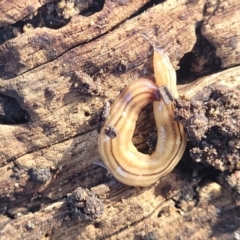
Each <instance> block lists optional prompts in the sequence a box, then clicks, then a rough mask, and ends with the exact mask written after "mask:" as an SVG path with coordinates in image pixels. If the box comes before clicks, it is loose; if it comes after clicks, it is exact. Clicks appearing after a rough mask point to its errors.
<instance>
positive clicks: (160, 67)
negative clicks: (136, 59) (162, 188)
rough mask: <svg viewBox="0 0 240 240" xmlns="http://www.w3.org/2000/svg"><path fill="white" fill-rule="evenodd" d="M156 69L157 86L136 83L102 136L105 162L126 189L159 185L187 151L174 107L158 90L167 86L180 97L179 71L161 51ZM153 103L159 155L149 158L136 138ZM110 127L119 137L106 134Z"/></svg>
mask: <svg viewBox="0 0 240 240" xmlns="http://www.w3.org/2000/svg"><path fill="white" fill-rule="evenodd" d="M153 66H154V73H155V79H156V84H155V83H154V82H152V81H151V80H148V79H144V78H142V79H138V80H135V81H132V82H131V83H130V84H129V85H128V86H127V87H126V88H125V89H124V91H123V92H122V93H121V94H120V95H119V96H118V97H117V98H116V99H115V101H114V103H113V105H112V106H111V110H110V115H109V118H108V119H107V120H106V122H105V124H104V125H103V127H102V129H101V132H100V135H99V140H98V145H99V152H100V155H101V157H102V160H103V162H104V163H105V165H106V166H107V168H108V169H109V170H110V172H111V173H112V175H113V176H114V177H115V178H116V179H118V180H119V181H120V182H122V183H124V184H126V185H131V186H147V185H150V184H152V183H154V182H156V181H157V180H158V179H159V178H161V177H163V176H164V175H166V174H167V173H169V172H170V171H172V169H173V168H174V167H175V166H176V164H177V163H178V162H179V160H180V159H181V157H182V155H183V152H184V150H185V147H186V140H185V135H184V131H183V127H182V125H181V124H180V123H179V122H176V121H174V120H173V118H174V105H173V103H170V104H168V105H166V104H165V103H164V102H163V100H162V99H161V98H160V93H159V91H158V87H160V86H162V85H166V86H167V87H168V89H169V90H170V92H171V93H172V95H173V97H174V98H177V97H178V92H177V86H176V73H175V70H174V69H173V67H172V65H171V63H170V61H169V59H168V57H167V56H166V55H165V54H164V53H163V52H162V51H160V50H157V49H155V50H154V57H153ZM150 102H153V110H154V118H155V124H156V127H157V135H158V140H157V145H156V149H155V151H154V152H153V153H152V154H151V155H148V154H143V153H141V152H139V151H138V150H137V149H136V147H135V146H134V145H133V143H132V136H133V133H134V129H135V126H136V121H137V118H138V115H139V113H140V111H141V109H142V108H143V107H144V106H146V105H147V104H149V103H150ZM109 127H110V128H111V129H113V130H114V131H115V132H116V134H117V136H116V137H114V138H111V137H109V136H108V134H106V131H105V130H106V128H109Z"/></svg>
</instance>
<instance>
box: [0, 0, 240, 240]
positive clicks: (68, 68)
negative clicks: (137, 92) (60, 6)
mask: <svg viewBox="0 0 240 240" xmlns="http://www.w3.org/2000/svg"><path fill="white" fill-rule="evenodd" d="M48 2H51V1H33V0H31V1H25V2H24V3H22V1H17V0H15V1H0V26H7V25H9V24H15V23H16V22H17V21H19V20H23V19H24V18H26V16H27V15H29V14H33V13H34V12H35V11H36V10H37V9H38V8H39V7H41V6H42V5H44V4H46V3H48ZM239 13H240V5H239V3H238V1H237V0H232V1H230V0H229V1H220V0H219V1H207V0H199V1H188V0H187V1H186V0H179V1H171V0H167V1H161V2H160V3H157V4H153V3H152V2H149V1H147V0H136V1H110V0H106V1H105V3H104V6H103V9H102V10H101V11H99V12H96V13H94V14H93V15H91V16H88V17H87V16H81V15H79V16H74V17H72V18H71V19H70V21H69V23H68V24H66V25H65V26H63V27H61V28H59V29H50V28H47V27H42V28H40V27H39V28H34V29H32V30H29V31H27V32H25V33H22V34H19V35H17V36H16V37H15V38H12V39H9V40H7V41H5V42H4V43H2V44H1V45H0V96H1V97H7V98H8V99H12V98H13V99H15V100H16V101H17V103H18V104H19V106H20V108H21V109H24V110H25V111H26V112H27V113H28V115H26V118H29V121H28V122H27V123H24V124H0V183H1V184H0V206H1V207H0V210H1V212H2V213H3V214H2V215H1V216H0V236H1V239H127V238H129V239H234V237H235V236H236V235H237V234H238V236H239V235H240V224H239V222H240V221H239V218H240V209H239V207H237V206H236V205H234V204H233V203H232V201H231V194H230V190H229V189H226V188H224V187H223V186H221V185H219V184H218V183H213V182H212V179H211V178H210V179H208V181H207V182H204V183H202V184H201V185H199V186H196V184H194V183H193V182H192V173H191V172H189V169H187V168H186V165H188V163H186V159H187V158H186V159H185V161H184V159H183V163H181V164H180V166H178V167H177V168H176V169H175V170H174V171H173V172H172V173H171V174H169V175H168V176H166V177H164V178H163V179H161V180H160V181H159V182H157V183H156V184H154V185H153V186H150V187H147V188H138V189H136V188H131V187H126V186H123V185H121V184H118V183H116V182H114V181H113V180H112V179H111V178H109V177H108V176H106V172H107V171H106V170H105V169H104V168H102V167H100V166H98V165H95V164H94V163H95V162H96V161H98V160H99V159H100V156H99V153H98V148H97V137H98V133H97V128H98V115H99V113H100V110H101V109H102V107H103V105H104V101H105V100H113V99H114V98H115V97H116V95H117V94H118V93H119V92H120V91H121V90H122V89H123V88H124V87H125V86H126V85H127V84H128V82H130V81H131V80H133V79H135V78H138V77H140V76H148V75H151V74H152V46H151V44H150V43H149V42H148V41H147V40H146V38H144V37H143V35H144V36H145V37H147V38H148V39H149V40H150V42H152V43H155V44H156V45H157V46H160V47H162V48H163V49H164V50H165V51H166V52H167V53H168V54H169V56H170V59H171V61H172V63H173V65H174V67H175V68H176V69H178V68H179V66H178V64H179V61H180V60H181V59H182V58H183V57H184V55H185V54H186V53H189V52H191V51H192V49H193V47H194V44H195V43H196V41H197V34H196V29H197V28H199V26H200V33H201V34H202V36H203V37H204V38H205V39H207V41H209V42H210V44H211V45H212V46H213V47H214V48H216V55H217V57H218V58H219V59H220V60H221V63H222V69H221V70H222V72H220V73H216V74H212V75H210V76H204V77H203V78H202V79H201V80H198V82H195V83H190V85H187V86H186V85H184V86H180V87H179V89H180V95H181V96H185V98H187V99H189V98H191V97H192V96H194V95H195V94H196V93H197V92H199V91H200V90H201V88H202V87H201V86H207V84H208V83H209V82H217V81H222V83H223V84H224V82H225V84H226V85H228V86H233V87H236V86H239V81H240V79H239V76H240V67H239V66H238V65H239V64H240V44H239V42H240V27H239V16H240V14H239ZM200 33H199V34H200ZM199 61H201V59H200V60H199ZM227 68H229V69H227ZM225 69H227V70H225ZM229 79H230V80H229ZM9 97H10V98H9ZM142 121H143V123H145V124H146V123H147V122H148V120H147V116H144V115H143V116H142ZM144 121H145V122H144ZM150 125H151V124H150ZM149 127H150V126H149V124H148V125H147V124H146V129H148V128H149ZM140 131H141V125H140V126H139V130H137V132H140ZM134 140H135V142H137V143H138V144H139V145H141V143H142V142H143V141H144V140H143V139H141V138H139V135H138V134H137V135H136V137H135V139H134ZM32 168H34V169H35V168H36V169H47V170H49V169H50V170H49V173H50V176H49V178H48V179H47V180H46V182H45V183H42V184H40V183H36V182H34V181H32V180H31V179H30V175H29V170H30V169H32ZM101 184H105V185H107V190H106V193H105V194H104V196H102V199H103V204H104V208H105V210H104V213H103V215H101V216H100V217H99V218H97V219H96V220H93V221H87V222H84V221H82V220H69V219H68V218H64V217H63V216H65V213H66V211H67V210H66V209H67V208H66V202H65V198H66V196H67V194H68V193H71V192H72V191H73V190H74V189H76V188H77V187H83V188H89V189H90V188H93V189H94V187H96V186H98V185H99V186H102V185H101ZM94 191H95V192H96V193H97V194H98V195H101V191H100V190H99V189H97V190H96V189H95V190H94ZM193 192H194V193H193ZM196 194H197V195H198V197H199V201H198V204H195V203H196V201H195V200H194V196H195V195H196ZM183 195H185V196H186V195H187V196H189V199H188V201H187V200H186V201H185V200H184V201H183V202H182V201H180V200H181V199H182V196H183ZM195 198H196V196H195ZM179 202H181V204H180V205H179ZM236 239H238V238H236Z"/></svg>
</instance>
